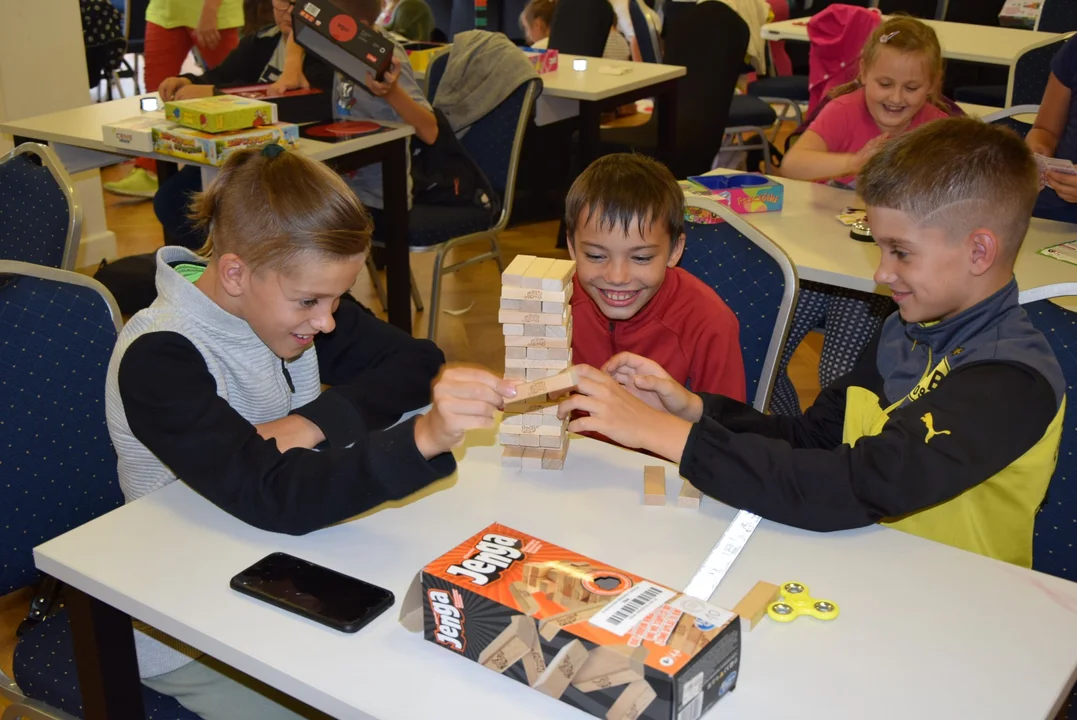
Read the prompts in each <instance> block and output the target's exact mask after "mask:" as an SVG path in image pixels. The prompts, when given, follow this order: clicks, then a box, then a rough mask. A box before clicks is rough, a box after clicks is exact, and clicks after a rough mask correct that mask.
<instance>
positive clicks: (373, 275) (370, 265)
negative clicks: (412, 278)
mask: <svg viewBox="0 0 1077 720" xmlns="http://www.w3.org/2000/svg"><path fill="white" fill-rule="evenodd" d="M366 271H367V273H369V274H370V284H371V285H373V286H374V292H375V293H376V294H377V296H378V302H380V303H381V311H382V312H385V311H386V310H388V309H389V298H388V296H387V295H386V294H385V286H383V285H382V284H381V277H380V276H379V275H378V269H377V268H376V267H374V258H373V257H371V255H370V253H367V256H366Z"/></svg>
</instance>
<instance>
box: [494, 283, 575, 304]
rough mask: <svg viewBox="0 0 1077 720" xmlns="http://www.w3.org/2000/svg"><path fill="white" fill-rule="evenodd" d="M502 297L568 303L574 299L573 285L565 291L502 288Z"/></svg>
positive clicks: (507, 286)
mask: <svg viewBox="0 0 1077 720" xmlns="http://www.w3.org/2000/svg"><path fill="white" fill-rule="evenodd" d="M501 297H503V298H507V299H510V300H538V301H539V302H560V303H567V302H568V301H569V300H570V299H571V298H572V283H569V284H568V285H566V286H565V288H564V289H563V290H538V289H536V288H525V287H513V286H510V285H505V286H502V288H501Z"/></svg>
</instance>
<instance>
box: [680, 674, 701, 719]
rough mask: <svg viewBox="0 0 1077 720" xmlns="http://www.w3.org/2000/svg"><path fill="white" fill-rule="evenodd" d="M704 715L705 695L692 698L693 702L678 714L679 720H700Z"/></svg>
mask: <svg viewBox="0 0 1077 720" xmlns="http://www.w3.org/2000/svg"><path fill="white" fill-rule="evenodd" d="M701 677H702V676H701ZM702 714H703V693H699V694H698V695H696V696H695V697H694V698H692V702H690V703H688V704H687V705H685V706H684V707H683V708H681V711H680V712H679V713H677V720H699V716H700V715H702Z"/></svg>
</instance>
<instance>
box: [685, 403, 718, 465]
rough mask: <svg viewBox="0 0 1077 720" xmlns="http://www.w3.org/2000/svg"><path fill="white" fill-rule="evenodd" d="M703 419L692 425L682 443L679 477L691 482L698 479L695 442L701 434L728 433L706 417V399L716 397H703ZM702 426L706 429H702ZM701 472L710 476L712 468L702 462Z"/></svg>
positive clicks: (697, 459)
mask: <svg viewBox="0 0 1077 720" xmlns="http://www.w3.org/2000/svg"><path fill="white" fill-rule="evenodd" d="M702 397H703V407H704V412H703V417H702V418H700V419H699V422H697V423H695V424H693V425H692V429H691V430H689V431H688V440H686V441H685V443H684V450H683V451H682V452H681V465H680V470H681V476H682V477H685V478H687V479H688V480H691V479H692V478H697V479H698V478H699V477H700V473H699V472H697V471H696V465H698V464H699V458H698V457H697V456H696V442H697V440H698V439H699V436H700V434H701V433H704V432H707V430H708V429H709V430H711V431H712V432H715V431H724V432H728V431H726V430H725V428H723V427H722V426H721V424H719V423H718V422H717V421H715V420H711V419H710V418H709V417H707V412H706V406H707V401H708V398H716V397H719V396H717V395H703V396H702ZM704 425H706V426H708V427H704ZM702 472H703V473H704V474H705V475H712V474H713V468H707V467H706V463H705V462H704V467H703V468H702Z"/></svg>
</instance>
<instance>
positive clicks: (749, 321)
mask: <svg viewBox="0 0 1077 720" xmlns="http://www.w3.org/2000/svg"><path fill="white" fill-rule="evenodd" d="M686 203H687V205H688V207H689V208H698V209H701V210H707V211H709V212H711V213H712V214H714V215H717V216H718V217H719V218H720V219H721V220H722V222H719V223H717V224H714V225H708V224H702V223H694V222H686V223H685V235H686V236H687V239H686V241H685V246H684V254H683V255H681V262H680V267H682V268H684V269H685V270H687V271H688V272H690V273H692V274H693V275H695V276H696V277H698V278H699V279H700V280H702V281H703V282H705V283H707V285H710V286H711V287H712V288H714V291H715V292H717V293H718V294H719V295H720V296H721V298H722V300H724V301H725V303H726V305H728V306H729V308H730V309H731V310H732V311H733V313H734V314H735V315H736V316H737V321H738V322H739V323H740V346H741V352H742V353H743V357H744V378H745V381H746V383H745V386H746V391H747V397H748V402H750V403H751V405H752V407H754V408H755V409H757V410H759V411H760V412H766V409H767V406H768V405H769V403H770V394H771V390H772V389H773V386H774V378H775V376H776V375H777V371H778V359H779V357H780V355H781V352H782V346H783V345H784V344H785V338H786V336H787V335H788V334H789V324H790V322H791V321H792V318H793V308H794V306H795V305H796V300H797V293H798V291H799V287H800V285H799V280H798V279H797V271H796V267H795V266H794V265H793V261H792V260H790V259H789V256H788V255H786V254H785V251H784V250H782V249H781V248H780V247H778V246H777V245H775V244H774V243H772V242H771V241H770V240H769V239H767V237H766V236H764V235H763V234H762V233H761V232H759V231H758V230H756V229H755V228H754V227H752V226H751V225H750V224H749V223H748V222H747V221H745V220H744V218H742V217H741V216H740V215H738V214H736V213H735V212H733V211H732V210H730V209H729V208H727V207H725V206H724V205H720V204H719V203H718V202H716V201H714V200H712V199H710V198H701V197H695V196H689V197H688V198H686Z"/></svg>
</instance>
